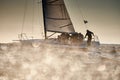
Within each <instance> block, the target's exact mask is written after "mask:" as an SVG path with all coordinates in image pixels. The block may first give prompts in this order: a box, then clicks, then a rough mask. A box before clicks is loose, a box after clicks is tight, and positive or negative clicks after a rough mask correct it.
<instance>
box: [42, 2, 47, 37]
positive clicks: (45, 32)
mask: <svg viewBox="0 0 120 80" xmlns="http://www.w3.org/2000/svg"><path fill="white" fill-rule="evenodd" d="M45 1H46V0H42V9H43V25H44V35H45V39H47V31H46V22H45V3H46V2H45Z"/></svg>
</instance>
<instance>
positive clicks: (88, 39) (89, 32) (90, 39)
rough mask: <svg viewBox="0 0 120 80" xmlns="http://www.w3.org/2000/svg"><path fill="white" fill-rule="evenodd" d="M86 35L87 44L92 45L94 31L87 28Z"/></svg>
mask: <svg viewBox="0 0 120 80" xmlns="http://www.w3.org/2000/svg"><path fill="white" fill-rule="evenodd" d="M86 32H87V33H86V35H85V38H86V37H87V36H88V37H87V45H88V46H90V45H91V41H92V35H93V36H94V33H93V32H91V31H90V30H86Z"/></svg>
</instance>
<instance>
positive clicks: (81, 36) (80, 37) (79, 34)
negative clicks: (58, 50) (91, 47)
mask: <svg viewBox="0 0 120 80" xmlns="http://www.w3.org/2000/svg"><path fill="white" fill-rule="evenodd" d="M83 39H84V36H83V34H82V33H78V40H79V42H80V43H82V42H83Z"/></svg>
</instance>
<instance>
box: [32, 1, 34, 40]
mask: <svg viewBox="0 0 120 80" xmlns="http://www.w3.org/2000/svg"><path fill="white" fill-rule="evenodd" d="M32 4H33V5H32V11H33V13H32V38H33V32H34V28H33V27H34V0H33V2H32Z"/></svg>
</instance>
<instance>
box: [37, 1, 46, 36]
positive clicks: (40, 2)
mask: <svg viewBox="0 0 120 80" xmlns="http://www.w3.org/2000/svg"><path fill="white" fill-rule="evenodd" d="M37 3H38V16H39V15H40V14H41V13H40V4H42V1H41V0H38V1H37ZM38 22H39V25H41V24H40V17H39V18H38ZM40 29H41V35H42V37H44V32H43V28H42V27H40Z"/></svg>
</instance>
